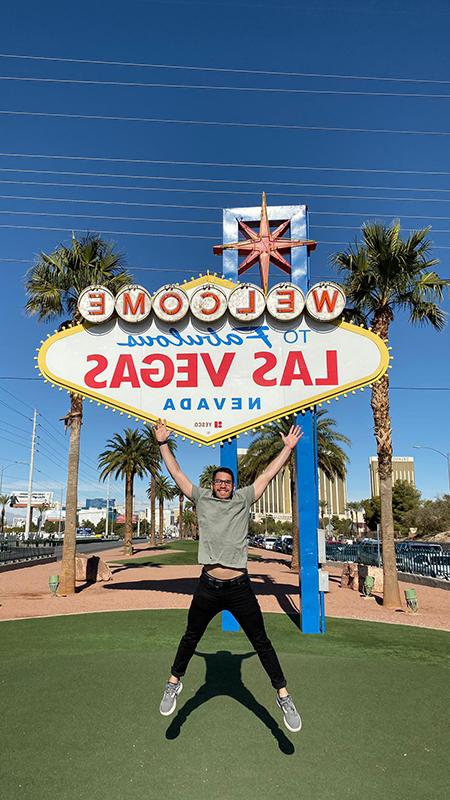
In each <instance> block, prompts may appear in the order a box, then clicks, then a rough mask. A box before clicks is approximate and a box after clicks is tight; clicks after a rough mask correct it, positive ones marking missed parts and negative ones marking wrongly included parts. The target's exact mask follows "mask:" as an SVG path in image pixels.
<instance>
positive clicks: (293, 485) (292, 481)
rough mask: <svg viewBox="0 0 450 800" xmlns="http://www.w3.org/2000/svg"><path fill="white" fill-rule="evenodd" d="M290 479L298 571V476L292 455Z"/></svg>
mask: <svg viewBox="0 0 450 800" xmlns="http://www.w3.org/2000/svg"><path fill="white" fill-rule="evenodd" d="M289 481H290V489H291V508H292V560H291V570H292V572H298V571H299V569H300V531H299V527H298V509H297V478H296V472H295V462H294V458H293V457H292V456H291V458H290V461H289Z"/></svg>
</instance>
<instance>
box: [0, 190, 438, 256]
mask: <svg viewBox="0 0 450 800" xmlns="http://www.w3.org/2000/svg"><path fill="white" fill-rule="evenodd" d="M446 202H450V200H448V201H446ZM0 228H11V229H17V230H27V231H64V232H65V233H70V232H73V228H62V227H57V226H53V225H52V226H43V225H12V224H11V225H7V224H4V223H1V224H0ZM356 230H359V228H357V229H356ZM96 232H97V233H102V234H108V235H111V236H145V237H158V238H165V239H203V240H206V241H210V242H215V241H216V239H217V237H214V236H201V235H200V234H193V233H159V232H158V233H148V232H147V231H146V232H138V231H111V230H101V229H99V230H97V231H96ZM445 232H447V231H445ZM317 244H332V245H338V246H339V247H347V245H348V242H335V241H328V240H325V239H318V240H317ZM439 248H440V249H441V250H450V246H448V247H447V246H446V245H439Z"/></svg>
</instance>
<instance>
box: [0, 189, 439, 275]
mask: <svg viewBox="0 0 450 800" xmlns="http://www.w3.org/2000/svg"><path fill="white" fill-rule="evenodd" d="M43 185H44V186H45V184H43ZM316 196H317V195H316ZM337 197H340V195H337ZM358 199H359V200H366V199H367V198H365V197H358ZM380 199H382V198H380ZM385 199H386V200H389V199H391V198H385ZM0 200H30V201H37V202H39V203H80V204H88V205H90V204H93V205H112V206H128V207H139V208H182V209H195V210H197V211H198V210H200V211H222V210H223V209H222V206H200V205H190V204H183V203H139V202H132V201H127V200H88V199H86V198H79V197H78V198H77V197H42V196H39V197H38V196H35V195H20V194H0ZM417 200H418V201H419V198H417ZM8 213H14V212H8ZM18 213H19V212H18ZM309 216H310V217H320V216H333V217H359V216H361V217H370V216H376V217H377V218H380V217H387V218H389V219H392V218H393V216H394V217H395V214H394V215H393V214H392V212H391V213H389V214H387V213H385V212H383V213H381V212H379V211H309ZM401 218H402V219H424V220H430V219H432V220H449V219H450V216H448V217H446V216H433V215H431V214H427V215H426V216H421V215H420V214H403V213H402V214H401ZM126 219H132V218H131V217H127V218H126ZM145 219H147V218H145ZM5 260H6V261H9V260H10V259H3V258H0V261H5ZM16 260H17V259H16ZM24 262H26V263H31V261H30V259H24Z"/></svg>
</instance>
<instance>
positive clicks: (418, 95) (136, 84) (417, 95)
mask: <svg viewBox="0 0 450 800" xmlns="http://www.w3.org/2000/svg"><path fill="white" fill-rule="evenodd" d="M0 81H11V82H13V81H16V82H24V83H47V84H48V83H51V84H63V85H77V86H107V87H109V86H117V87H120V88H138V89H178V90H180V89H182V90H185V89H194V90H197V91H215V92H259V93H266V94H293V95H298V94H300V95H304V94H308V95H309V94H317V95H347V96H356V97H396V98H398V97H412V98H414V99H427V100H428V99H430V98H431V99H432V100H449V99H450V94H436V93H433V92H380V91H374V92H364V91H361V90H351V89H299V88H286V87H282V86H224V85H222V84H220V85H219V84H216V85H212V84H198V83H147V82H144V81H110V80H106V81H105V80H103V81H99V80H93V79H89V80H86V79H80V78H38V77H36V76H30V75H0Z"/></svg>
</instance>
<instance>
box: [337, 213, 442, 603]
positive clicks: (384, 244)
mask: <svg viewBox="0 0 450 800" xmlns="http://www.w3.org/2000/svg"><path fill="white" fill-rule="evenodd" d="M429 230H430V229H429V228H424V229H422V230H419V231H413V232H412V233H411V234H410V236H409V237H408V238H407V239H402V238H401V236H400V222H399V221H398V220H395V221H394V222H393V223H392V224H391V225H390V226H388V225H384V224H381V223H378V222H365V223H364V225H363V226H362V242H361V243H358V242H356V243H355V244H354V245H351V246H349V248H348V249H347V250H346V251H344V252H340V253H336V254H335V255H334V256H333V258H332V261H333V263H334V264H335V265H336V266H337V267H338V268H339V270H340V271H341V272H343V273H344V275H345V283H344V286H345V291H346V293H347V297H348V300H349V302H350V304H351V305H352V306H353V308H354V310H355V312H356V314H357V315H358V316H359V317H362V318H363V319H364V321H365V322H366V323H368V324H369V325H370V327H371V328H372V331H373V332H374V333H376V334H378V336H380V337H381V338H382V339H385V340H387V339H388V336H389V329H390V325H391V323H392V322H393V320H394V312H395V311H397V310H403V311H407V312H408V314H409V320H410V322H411V323H412V324H413V325H414V324H421V323H429V324H430V325H432V326H433V327H434V328H435V329H436V330H438V331H440V330H442V329H443V327H444V325H445V314H444V312H443V311H442V309H441V308H440V307H439V305H438V303H439V302H441V301H442V299H443V292H444V287H445V286H448V285H449V281H448V280H445V279H443V278H440V277H439V275H438V274H437V273H436V272H434V271H433V269H432V267H434V266H436V265H437V264H438V263H439V261H438V259H433V258H430V257H429V252H430V247H431V243H430V241H429V240H428V239H427V238H426V237H427V234H428V232H429ZM371 406H372V412H373V419H374V433H375V439H376V443H377V455H378V475H379V479H380V497H381V536H382V542H383V583H384V591H383V604H384V605H385V606H386V607H387V608H399V607H400V606H401V602H400V591H399V586H398V578H397V566H396V557H395V545H394V519H393V514H392V429H391V418H390V413H389V378H388V376H387V374H385V375H383V377H382V378H380V380H379V381H377V382H376V383H375V384H374V385H373V387H372V397H371Z"/></svg>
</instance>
